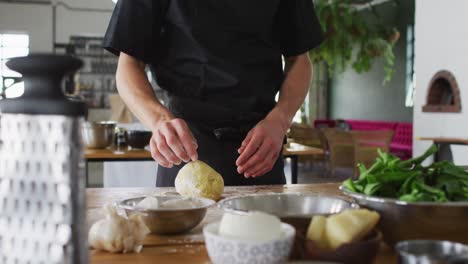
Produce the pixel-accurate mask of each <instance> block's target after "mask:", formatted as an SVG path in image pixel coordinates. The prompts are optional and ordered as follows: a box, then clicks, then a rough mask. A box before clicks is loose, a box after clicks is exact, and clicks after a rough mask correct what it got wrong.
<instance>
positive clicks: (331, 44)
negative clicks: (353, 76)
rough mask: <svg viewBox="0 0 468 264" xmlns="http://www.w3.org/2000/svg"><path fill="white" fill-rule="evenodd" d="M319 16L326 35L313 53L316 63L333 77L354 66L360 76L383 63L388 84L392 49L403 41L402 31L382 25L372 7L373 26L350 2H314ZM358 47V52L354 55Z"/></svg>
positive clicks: (311, 54) (325, 0)
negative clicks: (375, 62)
mask: <svg viewBox="0 0 468 264" xmlns="http://www.w3.org/2000/svg"><path fill="white" fill-rule="evenodd" d="M314 3H315V8H316V12H317V16H318V18H319V20H320V23H321V25H322V29H323V31H324V33H325V40H324V42H323V43H322V45H321V46H320V47H318V48H317V49H315V50H313V51H311V53H310V56H311V59H312V60H313V61H314V62H320V61H325V62H327V64H328V66H329V71H330V74H332V75H333V74H334V72H335V71H336V70H338V71H339V72H344V71H345V70H346V69H347V68H348V66H350V65H351V66H352V67H353V69H354V70H355V71H356V72H358V73H363V72H368V71H369V70H370V69H371V67H372V64H373V62H374V61H375V60H376V59H380V58H382V59H383V60H384V70H385V80H384V81H385V82H387V81H390V80H391V78H392V76H393V66H394V61H395V55H394V53H393V48H394V45H395V43H396V42H397V41H398V39H399V38H400V33H399V31H398V30H397V29H396V28H394V27H391V28H388V27H385V26H383V24H382V23H381V22H380V16H379V15H378V13H377V11H376V10H375V8H372V11H373V14H374V15H375V19H376V21H374V22H373V23H372V24H373V25H377V26H371V25H370V23H368V22H367V21H366V19H364V17H363V15H362V12H358V11H357V10H356V8H355V5H353V4H352V3H351V2H350V1H349V0H315V1H314ZM355 47H358V50H357V52H355V53H353V51H354V50H355Z"/></svg>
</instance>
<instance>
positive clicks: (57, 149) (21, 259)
mask: <svg viewBox="0 0 468 264" xmlns="http://www.w3.org/2000/svg"><path fill="white" fill-rule="evenodd" d="M81 65H82V62H81V61H80V60H78V59H75V58H73V57H69V56H56V55H45V54H36V55H30V56H27V57H21V58H14V59H11V60H10V61H9V62H8V63H7V66H8V67H9V68H11V69H12V70H15V71H18V72H20V73H21V74H23V80H24V83H25V91H24V94H23V96H21V97H19V98H15V99H3V100H0V111H1V116H0V263H5V264H9V263H18V264H20V263H30V264H35V263H44V264H46V263H47V264H48V263H87V261H88V256H87V254H88V250H87V238H86V237H87V234H86V230H85V221H86V219H85V216H86V213H85V210H86V208H85V176H84V161H83V148H82V142H81V134H80V131H81V124H82V122H83V120H84V114H85V112H86V111H85V110H86V108H85V106H84V104H83V103H80V102H72V101H70V100H67V99H66V97H65V96H64V95H63V93H62V90H61V82H62V79H63V77H64V76H65V75H66V74H69V73H72V72H74V71H76V70H77V69H79V68H80V67H81Z"/></svg>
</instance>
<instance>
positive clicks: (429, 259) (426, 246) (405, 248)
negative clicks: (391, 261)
mask: <svg viewBox="0 0 468 264" xmlns="http://www.w3.org/2000/svg"><path fill="white" fill-rule="evenodd" d="M395 250H396V251H397V253H398V263H399V264H439V263H447V264H452V263H453V264H455V263H467V261H468V259H467V257H468V246H466V245H463V244H460V243H454V242H450V241H442V240H408V241H402V242H399V243H398V244H397V245H396V246H395Z"/></svg>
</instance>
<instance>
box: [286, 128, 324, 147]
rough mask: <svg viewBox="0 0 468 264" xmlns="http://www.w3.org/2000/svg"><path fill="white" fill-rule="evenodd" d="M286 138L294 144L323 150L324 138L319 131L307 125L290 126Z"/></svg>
mask: <svg viewBox="0 0 468 264" xmlns="http://www.w3.org/2000/svg"><path fill="white" fill-rule="evenodd" d="M288 137H289V138H290V139H292V140H293V141H294V142H297V143H299V144H303V145H306V146H310V147H316V148H323V147H324V142H325V138H324V135H323V133H322V131H321V130H319V129H317V128H313V127H311V126H308V125H303V124H298V123H294V124H292V126H291V128H290V130H289V133H288Z"/></svg>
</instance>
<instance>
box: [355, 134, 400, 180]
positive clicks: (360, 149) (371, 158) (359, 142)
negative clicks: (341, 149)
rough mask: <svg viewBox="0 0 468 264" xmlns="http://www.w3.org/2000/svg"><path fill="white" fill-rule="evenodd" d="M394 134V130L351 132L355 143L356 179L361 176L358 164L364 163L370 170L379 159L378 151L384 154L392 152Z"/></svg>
mask: <svg viewBox="0 0 468 264" xmlns="http://www.w3.org/2000/svg"><path fill="white" fill-rule="evenodd" d="M393 134H394V132H393V131H392V130H379V131H351V135H352V138H353V142H354V176H355V177H356V176H358V175H359V169H358V167H357V164H359V163H362V164H364V166H366V168H369V167H370V166H372V164H373V163H374V162H375V159H376V158H377V157H378V152H377V150H378V149H380V150H382V151H383V152H389V151H390V143H391V142H392V138H393Z"/></svg>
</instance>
